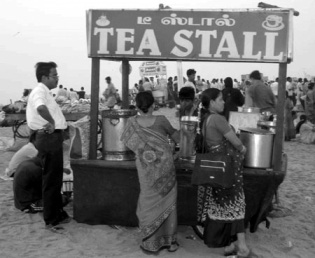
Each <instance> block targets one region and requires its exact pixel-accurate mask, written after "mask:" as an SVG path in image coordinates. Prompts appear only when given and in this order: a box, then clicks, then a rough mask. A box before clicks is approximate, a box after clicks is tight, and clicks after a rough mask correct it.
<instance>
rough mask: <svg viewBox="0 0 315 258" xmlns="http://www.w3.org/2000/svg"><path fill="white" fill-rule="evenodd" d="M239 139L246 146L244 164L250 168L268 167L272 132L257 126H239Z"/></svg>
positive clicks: (270, 162) (272, 139)
mask: <svg viewBox="0 0 315 258" xmlns="http://www.w3.org/2000/svg"><path fill="white" fill-rule="evenodd" d="M240 140H241V141H242V143H243V144H244V145H245V147H246V148H247V152H246V154H245V160H244V166H245V167H250V168H270V167H271V166H272V154H273V153H272V152H273V142H274V133H273V132H270V131H268V130H263V129H259V128H249V127H247V128H241V129H240Z"/></svg>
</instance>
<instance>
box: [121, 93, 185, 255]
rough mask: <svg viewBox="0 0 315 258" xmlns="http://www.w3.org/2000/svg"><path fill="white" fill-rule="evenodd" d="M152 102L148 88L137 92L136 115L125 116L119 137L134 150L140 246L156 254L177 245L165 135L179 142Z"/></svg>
mask: <svg viewBox="0 0 315 258" xmlns="http://www.w3.org/2000/svg"><path fill="white" fill-rule="evenodd" d="M153 104H154V98H153V96H152V93H151V92H139V93H138V94H137V96H136V106H137V108H138V115H136V116H134V117H131V118H129V119H128V121H127V125H126V127H125V130H124V132H123V134H122V137H121V140H122V141H123V143H124V144H125V145H126V146H127V147H128V148H129V149H131V150H132V151H133V152H135V154H136V167H137V171H138V177H139V182H140V195H139V199H138V205H137V217H138V219H139V227H140V230H141V234H142V243H141V245H140V248H141V249H142V250H143V251H144V252H145V253H153V254H157V253H158V252H159V251H160V250H161V249H164V248H167V249H168V251H170V252H174V251H176V250H177V249H178V243H177V239H176V231H177V210H176V199H177V182H176V175H175V166H174V159H173V150H172V148H171V146H170V144H169V141H168V137H170V138H171V139H172V140H174V141H175V142H179V132H178V131H177V130H176V129H174V128H173V127H172V125H171V124H170V122H169V121H168V120H167V119H166V117H165V116H162V115H159V116H155V115H153V114H152V113H153V110H154V105H153Z"/></svg>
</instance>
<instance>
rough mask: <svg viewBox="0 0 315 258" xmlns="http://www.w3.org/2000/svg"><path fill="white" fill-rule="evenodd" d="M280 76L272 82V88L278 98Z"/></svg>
mask: <svg viewBox="0 0 315 258" xmlns="http://www.w3.org/2000/svg"><path fill="white" fill-rule="evenodd" d="M278 81H279V78H276V81H274V82H273V83H271V84H270V89H271V90H272V93H273V95H275V97H276V98H278V86H279V82H278Z"/></svg>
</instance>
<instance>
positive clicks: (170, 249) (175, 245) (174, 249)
mask: <svg viewBox="0 0 315 258" xmlns="http://www.w3.org/2000/svg"><path fill="white" fill-rule="evenodd" d="M178 248H179V244H178V243H177V242H174V243H172V244H171V246H170V247H169V248H168V249H167V251H169V252H171V253H172V252H176V251H177V249H178Z"/></svg>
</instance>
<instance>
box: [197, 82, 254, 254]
mask: <svg viewBox="0 0 315 258" xmlns="http://www.w3.org/2000/svg"><path fill="white" fill-rule="evenodd" d="M201 102H202V105H203V107H204V108H205V109H206V110H208V111H209V113H210V115H207V116H206V117H205V118H204V120H203V123H205V124H204V125H203V126H202V127H201V128H203V132H202V133H203V135H205V143H206V145H207V151H208V152H209V155H211V154H212V155H214V154H215V155H218V154H222V155H230V156H231V157H232V159H231V162H232V163H233V166H232V167H233V169H234V175H235V183H234V184H233V186H232V187H230V188H214V187H210V186H207V185H199V186H198V200H197V207H198V222H199V223H201V224H202V225H204V236H203V237H204V242H205V244H206V245H207V246H209V247H224V254H225V255H226V256H228V255H233V254H237V255H238V257H249V255H250V250H249V248H248V247H247V245H246V242H245V225H244V217H245V196H244V191H243V159H244V154H245V153H246V148H245V146H244V145H243V144H242V142H241V141H240V140H239V139H238V137H237V136H236V134H235V132H234V130H233V129H232V128H231V127H230V125H229V124H228V122H227V120H226V119H225V117H224V116H223V115H220V114H221V113H222V111H223V109H224V101H223V98H222V93H221V91H220V90H218V89H216V88H210V89H207V90H205V91H204V92H203V93H202V96H201ZM235 241H237V242H235Z"/></svg>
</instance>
